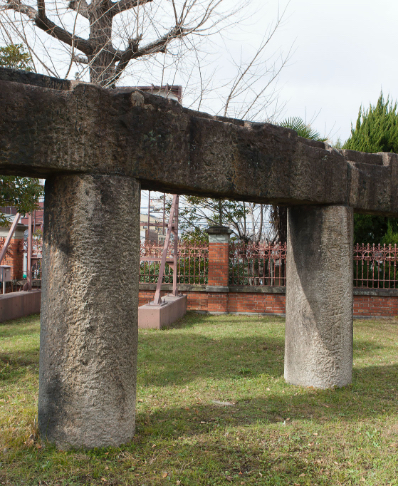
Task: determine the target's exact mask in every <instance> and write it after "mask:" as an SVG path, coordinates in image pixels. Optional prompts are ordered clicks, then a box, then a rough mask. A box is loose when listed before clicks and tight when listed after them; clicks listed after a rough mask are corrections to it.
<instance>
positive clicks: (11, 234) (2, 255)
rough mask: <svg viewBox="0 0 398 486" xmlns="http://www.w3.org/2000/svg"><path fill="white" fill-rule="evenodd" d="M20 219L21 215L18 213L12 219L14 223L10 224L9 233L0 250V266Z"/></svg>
mask: <svg viewBox="0 0 398 486" xmlns="http://www.w3.org/2000/svg"><path fill="white" fill-rule="evenodd" d="M20 217H21V215H20V214H19V213H17V214H16V215H15V218H14V221H13V222H12V225H11V228H10V231H9V232H8V235H7V238H6V241H5V242H4V245H3V248H2V249H1V250H0V264H1V262H2V260H3V258H4V257H5V255H6V253H7V250H8V246H9V245H10V241H11V239H12V237H13V235H14V233H15V228H16V227H17V224H18V221H19V218H20Z"/></svg>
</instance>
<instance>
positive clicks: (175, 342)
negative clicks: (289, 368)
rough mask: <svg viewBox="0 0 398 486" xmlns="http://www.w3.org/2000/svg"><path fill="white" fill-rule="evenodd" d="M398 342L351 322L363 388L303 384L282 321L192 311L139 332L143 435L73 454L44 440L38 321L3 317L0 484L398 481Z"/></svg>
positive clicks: (388, 324)
mask: <svg viewBox="0 0 398 486" xmlns="http://www.w3.org/2000/svg"><path fill="white" fill-rule="evenodd" d="M397 345H398V321H395V320H379V321H369V320H367V321H355V323H354V364H355V365H354V381H353V385H351V386H348V387H345V388H343V389H335V390H315V389H311V388H301V387H296V386H291V385H287V384H286V383H285V382H284V380H283V352H284V321H283V319H279V318H265V317H261V318H258V317H244V316H217V317H214V316H203V315H197V314H193V313H191V314H188V315H187V316H186V317H185V318H184V319H182V320H181V321H180V322H179V323H178V324H177V325H176V326H175V327H174V328H173V329H169V330H164V331H140V335H139V360H138V368H139V373H138V396H137V399H138V402H137V433H136V437H135V439H134V440H133V441H132V442H131V443H130V444H127V445H125V446H123V447H120V448H106V449H96V450H76V451H67V452H65V451H57V450H56V449H55V448H54V447H53V446H50V445H48V444H42V443H41V442H40V439H39V438H36V436H37V430H36V414H37V392H38V362H39V319H38V317H37V316H35V317H32V318H26V319H21V320H18V321H12V322H8V323H5V324H0V484H6V485H12V486H14V485H19V484H23V485H38V484H41V485H54V486H55V485H114V486H116V485H137V486H138V485H140V486H141V485H142V486H143V485H145V486H152V485H184V486H196V485H205V486H210V485H229V484H235V485H272V486H274V485H293V486H294V485H340V484H344V485H362V484H364V485H377V486H380V485H398V460H397V454H398V413H397V407H398V402H397V398H398V391H397V390H398V354H397ZM217 402H229V403H230V404H231V405H222V404H220V403H217Z"/></svg>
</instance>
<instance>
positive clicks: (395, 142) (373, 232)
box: [343, 93, 398, 244]
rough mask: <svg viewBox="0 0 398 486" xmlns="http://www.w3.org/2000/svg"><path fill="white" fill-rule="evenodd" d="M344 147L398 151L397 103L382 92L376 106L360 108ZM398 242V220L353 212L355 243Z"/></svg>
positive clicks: (374, 151) (361, 149)
mask: <svg viewBox="0 0 398 486" xmlns="http://www.w3.org/2000/svg"><path fill="white" fill-rule="evenodd" d="M343 148H345V149H349V150H357V151H359V152H368V153H376V152H395V153H398V113H397V103H392V102H391V101H390V99H389V98H388V97H387V99H386V100H385V99H384V97H383V93H381V94H380V97H379V99H378V101H377V104H376V105H375V106H372V105H370V106H369V109H367V110H365V109H364V108H363V107H362V106H361V108H360V109H359V114H358V119H357V122H356V125H355V128H354V127H351V136H350V138H349V139H348V140H347V141H346V142H345V144H344V146H343ZM397 241H398V219H397V218H387V217H385V216H373V215H369V214H355V215H354V243H370V244H373V243H375V244H378V243H385V244H389V243H391V244H394V243H397Z"/></svg>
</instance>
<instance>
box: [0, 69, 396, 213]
mask: <svg viewBox="0 0 398 486" xmlns="http://www.w3.org/2000/svg"><path fill="white" fill-rule="evenodd" d="M10 73H11V74H10ZM30 76H31V77H30ZM10 79H11V81H10ZM18 79H19V78H18V73H15V71H11V70H5V69H0V106H1V111H0V172H1V173H2V174H15V175H27V176H39V177H48V176H51V175H54V174H57V173H61V174H62V173H82V172H83V173H93V174H94V173H98V174H109V175H110V174H115V175H123V176H128V177H134V178H135V179H137V180H139V181H140V182H141V185H142V187H143V188H150V189H159V190H165V191H169V192H173V193H184V194H197V195H207V196H213V197H225V198H231V199H236V200H249V201H254V202H262V203H277V204H286V205H307V204H328V205H345V206H351V207H353V208H354V209H355V210H357V211H363V212H373V213H383V214H390V215H393V214H395V215H398V199H397V198H398V196H397V194H398V174H397V170H398V169H397V168H398V156H397V155H396V154H363V153H358V152H352V151H337V150H335V149H333V148H332V147H330V146H329V145H327V144H324V143H320V142H311V141H309V140H305V139H302V138H300V137H298V136H297V134H296V133H295V132H294V131H292V130H288V129H285V128H281V127H276V126H273V125H270V124H253V123H249V122H243V121H240V120H232V119H225V118H217V117H211V116H209V115H206V114H204V113H199V112H194V111H191V110H188V109H184V108H182V107H181V106H180V105H179V104H178V103H176V102H174V101H172V100H166V99H163V98H160V97H158V96H154V95H150V94H146V93H141V92H139V91H134V90H133V89H116V90H105V89H102V88H99V87H97V86H94V85H91V84H84V83H74V82H68V81H64V82H60V81H57V80H53V79H52V78H47V77H45V76H38V75H30V74H29V73H23V75H21V82H17V81H18ZM28 83H31V84H28ZM57 83H58V84H57ZM43 86H49V87H43Z"/></svg>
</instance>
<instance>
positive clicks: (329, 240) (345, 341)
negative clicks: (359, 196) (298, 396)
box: [285, 206, 353, 388]
mask: <svg viewBox="0 0 398 486" xmlns="http://www.w3.org/2000/svg"><path fill="white" fill-rule="evenodd" d="M352 245H353V211H352V209H351V208H347V207H343V206H328V207H309V206H302V207H294V208H289V210H288V247H287V265H286V266H287V288H286V337H285V379H286V381H288V382H289V383H293V384H295V385H303V386H314V387H317V388H330V387H333V386H344V385H347V384H348V383H350V382H351V375H352V305H353V293H352V275H353V260H352V254H353V248H352Z"/></svg>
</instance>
